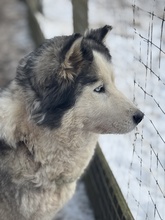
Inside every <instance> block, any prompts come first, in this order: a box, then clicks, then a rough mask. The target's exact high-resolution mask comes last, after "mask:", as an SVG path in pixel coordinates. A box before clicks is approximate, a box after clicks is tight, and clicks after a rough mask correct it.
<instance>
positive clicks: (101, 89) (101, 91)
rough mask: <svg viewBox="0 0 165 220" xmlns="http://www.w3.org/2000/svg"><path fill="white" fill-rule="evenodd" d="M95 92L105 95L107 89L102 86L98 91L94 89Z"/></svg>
mask: <svg viewBox="0 0 165 220" xmlns="http://www.w3.org/2000/svg"><path fill="white" fill-rule="evenodd" d="M94 92H98V93H104V92H105V88H104V86H103V85H100V86H98V87H97V88H96V89H94Z"/></svg>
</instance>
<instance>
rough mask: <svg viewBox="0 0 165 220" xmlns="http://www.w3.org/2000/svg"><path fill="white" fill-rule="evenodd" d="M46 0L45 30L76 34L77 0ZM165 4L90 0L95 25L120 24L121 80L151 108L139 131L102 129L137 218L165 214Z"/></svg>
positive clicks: (114, 40)
mask: <svg viewBox="0 0 165 220" xmlns="http://www.w3.org/2000/svg"><path fill="white" fill-rule="evenodd" d="M43 3H44V15H45V17H43V16H42V15H41V14H38V15H37V16H38V19H39V21H40V23H41V27H42V29H43V31H44V33H45V36H46V37H47V38H50V37H53V36H54V35H61V34H71V33H72V31H73V28H72V10H71V2H70V1H69V0H61V1H58V2H57V1H53V0H44V1H43ZM132 5H133V6H135V7H133V6H132ZM164 7H165V2H164V1H163V0H150V1H145V2H144V1H142V0H125V1H124V0H123V1H122V0H120V1H119V0H118V1H108V0H95V1H94V0H89V24H90V27H92V28H94V27H99V26H101V25H104V24H111V25H112V26H113V27H114V29H113V31H112V33H111V34H110V35H109V37H108V38H107V41H106V42H107V45H108V47H109V48H110V50H111V54H112V57H113V63H114V67H115V72H116V84H117V86H118V87H119V88H120V89H121V90H122V91H123V93H125V94H126V95H127V96H128V97H129V98H130V99H131V100H133V101H134V102H135V103H136V104H138V106H139V108H140V109H141V110H142V111H143V112H144V113H145V118H144V120H143V122H142V123H141V125H140V126H138V128H137V129H135V132H133V133H131V134H128V135H120V136H119V135H116V136H115V135H102V136H100V139H99V142H100V145H101V147H102V149H103V151H104V153H105V156H106V159H107V161H108V163H109V165H110V167H111V169H112V171H113V173H114V175H115V177H116V179H117V181H118V183H119V186H120V188H121V190H122V192H123V194H124V197H125V198H126V201H127V203H128V205H129V207H130V209H131V212H132V213H133V216H134V218H135V219H136V220H145V219H148V220H162V219H165V209H164V207H165V157H164V155H165V123H164V121H165V104H164V100H165V72H164V71H165V28H164V26H165V24H164V22H163V21H162V20H161V18H163V10H164ZM141 9H142V10H141ZM148 12H151V13H148ZM152 12H154V14H155V15H156V16H154V15H153V14H152ZM164 16H165V13H164ZM161 36H162V37H161ZM161 38H162V40H161ZM150 41H152V42H153V43H152V44H151V43H150ZM160 46H161V49H162V51H161V52H160V50H159V49H158V48H159V47H160ZM146 66H148V68H146ZM76 219H77V218H76Z"/></svg>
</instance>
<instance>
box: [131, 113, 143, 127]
mask: <svg viewBox="0 0 165 220" xmlns="http://www.w3.org/2000/svg"><path fill="white" fill-rule="evenodd" d="M143 117H144V113H143V112H141V111H140V110H138V111H137V112H136V113H135V114H134V115H133V121H134V122H135V124H139V123H140V122H141V120H142V119H143Z"/></svg>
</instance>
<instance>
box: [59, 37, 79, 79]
mask: <svg viewBox="0 0 165 220" xmlns="http://www.w3.org/2000/svg"><path fill="white" fill-rule="evenodd" d="M81 42H82V36H81V35H80V34H74V35H72V37H71V38H70V39H69V40H68V41H67V42H66V44H65V45H64V47H63V49H62V50H61V57H62V61H61V72H60V76H61V77H62V78H63V79H66V80H73V78H74V74H75V73H74V70H75V69H76V70H78V69H79V68H80V67H81V63H82V61H83V55H82V51H81Z"/></svg>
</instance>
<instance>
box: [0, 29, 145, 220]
mask: <svg viewBox="0 0 165 220" xmlns="http://www.w3.org/2000/svg"><path fill="white" fill-rule="evenodd" d="M111 29H112V28H111V26H108V25H106V26H104V27H102V28H99V29H94V30H89V31H87V32H86V33H85V34H84V36H82V35H80V34H73V35H71V36H61V37H55V38H53V39H50V40H46V41H45V42H44V43H43V44H42V45H41V46H40V47H39V48H38V49H36V50H35V51H34V52H32V53H30V54H29V55H27V56H26V57H25V58H24V59H22V60H21V61H20V63H19V65H18V69H17V75H16V78H15V79H14V80H13V81H12V82H11V83H10V84H9V86H8V87H7V88H5V89H4V90H3V91H2V92H1V93H0V219H2V220H51V219H53V216H54V215H55V214H56V213H57V211H58V210H59V209H61V207H62V206H63V205H64V204H65V203H66V201H68V200H69V199H70V198H71V196H72V195H73V193H74V190H75V186H76V181H77V180H78V179H79V177H80V176H81V174H82V173H83V171H84V169H85V168H86V167H87V165H88V163H89V161H90V159H91V157H92V155H93V153H94V149H95V145H96V142H97V138H98V134H107V133H109V134H110V133H118V134H119V133H126V132H129V131H131V130H132V129H133V128H134V127H135V126H136V125H137V124H138V123H139V122H140V121H141V120H142V118H143V113H142V112H141V111H140V110H138V109H137V108H136V107H135V106H134V105H133V104H132V103H130V102H129V101H128V100H127V98H126V97H125V96H124V95H123V94H122V93H121V92H119V91H118V90H117V88H116V87H115V84H114V76H113V68H112V63H111V55H110V53H109V50H108V49H107V47H106V46H105V44H104V38H105V36H106V34H107V33H108V32H109V31H110V30H111Z"/></svg>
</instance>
